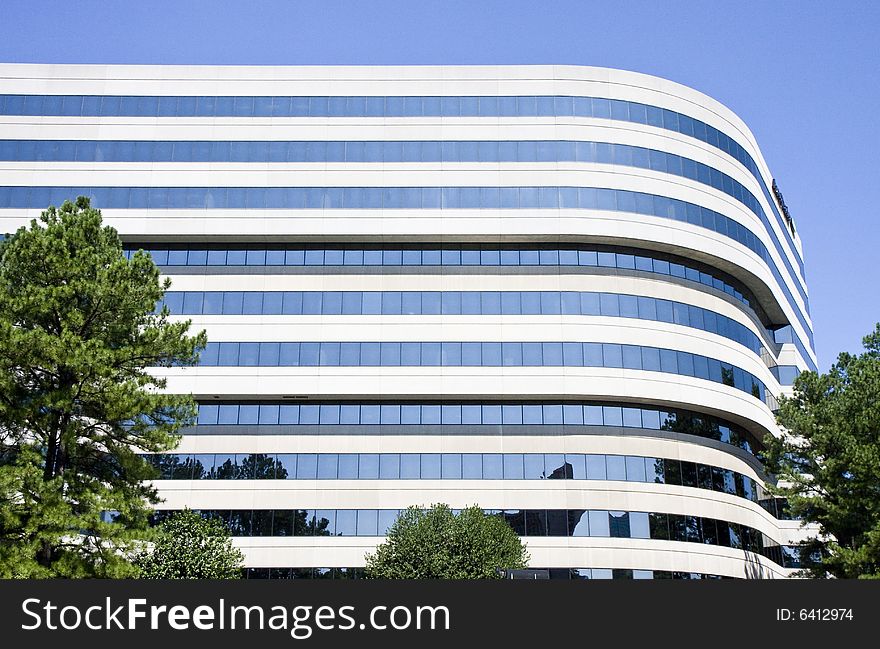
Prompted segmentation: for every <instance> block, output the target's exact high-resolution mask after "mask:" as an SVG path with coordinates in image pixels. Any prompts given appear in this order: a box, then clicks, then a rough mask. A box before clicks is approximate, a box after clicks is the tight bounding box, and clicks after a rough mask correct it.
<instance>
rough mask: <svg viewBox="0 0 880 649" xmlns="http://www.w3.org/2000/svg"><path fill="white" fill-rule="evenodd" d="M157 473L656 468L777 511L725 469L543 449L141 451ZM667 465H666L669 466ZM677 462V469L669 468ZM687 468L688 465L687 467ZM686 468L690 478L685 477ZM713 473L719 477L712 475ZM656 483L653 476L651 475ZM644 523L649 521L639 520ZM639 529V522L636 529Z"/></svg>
mask: <svg viewBox="0 0 880 649" xmlns="http://www.w3.org/2000/svg"><path fill="white" fill-rule="evenodd" d="M144 457H146V459H147V460H148V461H149V462H150V464H151V465H153V466H154V467H155V468H156V469H157V470H158V471H159V479H162V480H206V479H214V480H223V479H227V480H228V479H250V480H254V479H256V480H261V479H262V480H297V479H298V480H313V479H317V480H337V479H338V480H358V479H361V480H375V479H379V480H409V479H426V480H430V479H433V480H437V479H442V480H462V479H463V480H483V479H486V480H493V479H507V480H523V479H524V480H623V481H628V482H645V471H646V467H648V468H649V469H650V470H654V471H656V470H657V469H658V467H662V472H661V480H659V482H661V483H663V482H664V481H665V480H666V474H667V472H668V473H669V479H670V484H681V485H682V486H687V487H694V488H700V489H709V490H714V491H720V492H723V493H728V494H731V495H736V496H739V497H742V498H747V499H749V500H752V501H753V502H757V503H759V504H760V505H761V506H762V507H764V508H765V509H767V510H768V511H770V512H771V513H773V514H774V515H776V514H777V509H782V507H779V506H777V504H776V500H778V499H773V497H772V496H771V495H770V494H769V493H768V492H766V491H765V490H764V488H763V487H762V486H761V485H760V484H759V483H757V482H756V481H755V480H753V479H752V478H750V477H748V476H744V475H742V474H740V473H735V472H733V471H730V470H728V469H719V468H718V467H712V466H708V465H704V464H695V463H690V462H680V461H678V460H668V459H663V458H653V457H641V456H632V455H628V456H623V455H597V454H590V455H583V454H574V453H569V454H566V455H562V454H555V453H548V454H538V453H527V454H480V453H442V454H436V453H428V454H422V453H381V454H354V453H340V454H336V453H318V454H314V453H300V454H297V453H281V454H277V455H275V454H266V453H258V454H235V455H231V454H229V455H224V454H195V455H190V454H172V453H168V454H157V455H147V456H144ZM667 465H668V466H667ZM673 466H675V467H678V470H679V473H678V474H676V473H675V469H672V468H671V467H673ZM686 467H687V470H685V468H686ZM688 475H690V476H691V477H690V478H688V477H686V476H688ZM698 475H701V476H706V479H705V480H695V477H696V476H698ZM712 476H716V477H717V479H715V480H713V479H712ZM651 481H652V482H657V481H658V480H657V479H656V478H654V479H652V480H651ZM644 524H645V525H647V522H645V523H644ZM640 529H641V528H640Z"/></svg>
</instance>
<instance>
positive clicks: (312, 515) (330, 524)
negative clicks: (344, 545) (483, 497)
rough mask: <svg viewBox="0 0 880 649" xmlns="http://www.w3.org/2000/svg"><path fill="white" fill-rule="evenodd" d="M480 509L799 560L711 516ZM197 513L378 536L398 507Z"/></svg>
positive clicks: (581, 529) (287, 531)
mask: <svg viewBox="0 0 880 649" xmlns="http://www.w3.org/2000/svg"><path fill="white" fill-rule="evenodd" d="M484 511H485V512H486V513H487V514H489V515H493V516H499V517H501V518H503V519H504V520H505V521H506V522H507V523H508V524H509V525H510V526H511V528H512V529H513V530H514V531H515V532H516V533H517V534H518V535H520V536H595V537H611V538H619V539H625V538H650V539H659V540H669V541H678V542H685V543H702V544H706V545H723V546H725V547H732V548H737V549H739V548H742V549H745V550H748V551H750V552H755V553H758V554H763V555H764V556H765V557H767V558H768V559H770V560H771V561H775V562H777V563H779V564H780V565H783V564H789V565H790V564H792V563H793V562H795V561H800V557H799V555H798V554H797V552H795V551H792V549H791V548H788V547H786V546H780V545H779V544H778V543H776V542H775V541H773V540H772V539H770V538H769V537H767V536H766V535H764V534H762V533H761V532H759V531H757V530H755V529H753V528H751V527H747V526H744V525H741V524H738V523H728V522H726V521H721V520H715V519H711V518H700V517H697V516H687V515H680V514H663V513H653V512H626V511H602V510H588V511H582V510H542V509H537V510H535V509H525V510H523V509H507V510H503V511H500V510H484ZM169 513H170V512H169V511H164V510H162V511H157V512H155V513H154V515H153V516H152V519H151V520H152V522H153V523H154V524H155V523H158V522H161V521H162V520H163V519H164V518H165V517H166V516H167V515H168V514H169ZM199 513H200V514H201V515H202V516H205V517H208V518H217V519H220V520H222V521H224V522H225V523H226V524H227V526H228V528H229V531H230V534H231V535H232V536H269V535H272V536H331V535H333V536H381V535H383V534H385V533H386V532H387V530H388V529H389V528H390V526H391V525H393V524H394V521H395V520H396V518H397V517H398V516H399V513H400V512H399V510H396V509H382V510H376V509H359V510H322V509H295V510H274V511H269V510H200V511H199ZM453 513H455V510H453ZM661 522H662V523H663V524H660V523H661ZM634 577H635V575H632V576H630V577H627V578H634Z"/></svg>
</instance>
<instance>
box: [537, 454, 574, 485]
mask: <svg viewBox="0 0 880 649" xmlns="http://www.w3.org/2000/svg"><path fill="white" fill-rule="evenodd" d="M572 473H573V470H572V466H571V464H569V463H568V462H566V460H565V456H564V455H562V454H561V453H548V454H546V455H544V476H543V477H546V478H547V479H548V480H571V479H572V478H573V477H574V476H573V475H572Z"/></svg>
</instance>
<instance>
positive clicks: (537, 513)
mask: <svg viewBox="0 0 880 649" xmlns="http://www.w3.org/2000/svg"><path fill="white" fill-rule="evenodd" d="M525 519H526V536H547V512H546V510H543V509H527V510H526V511H525Z"/></svg>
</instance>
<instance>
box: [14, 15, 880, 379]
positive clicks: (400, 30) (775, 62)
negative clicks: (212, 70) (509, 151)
mask: <svg viewBox="0 0 880 649" xmlns="http://www.w3.org/2000/svg"><path fill="white" fill-rule="evenodd" d="M0 24H2V25H3V38H2V39H0V61H3V62H34V63H153V64H158V63H190V64H197V63H202V64H279V65H280V64H290V65H296V64H314V65H318V64H348V65H351V64H505V63H508V64H528V63H539V64H553V63H556V64H577V65H598V66H608V67H614V68H623V69H627V70H635V71H638V72H645V73H648V74H654V75H657V76H661V77H666V78H668V79H672V80H674V81H677V82H679V83H683V84H685V85H688V86H691V87H693V88H696V89H698V90H700V91H702V92H704V93H706V94H708V95H711V96H712V97H714V98H716V99H718V100H719V101H721V102H722V103H724V104H726V105H727V106H729V107H730V108H731V109H732V110H734V111H735V112H736V113H738V114H739V115H740V116H741V117H742V118H743V119H744V120H745V121H746V123H747V124H748V125H749V126H750V127H751V129H752V131H753V132H754V133H755V135H756V137H757V139H758V142H759V144H760V145H761V149H762V151H763V153H764V156H765V158H766V159H767V162H768V164H769V165H770V168H771V170H772V172H773V174H774V175H775V176H776V178H777V180H778V182H779V185H780V188H781V189H782V191H783V192H784V194H785V200H786V203H787V204H788V206H789V208H790V210H791V212H792V214H793V216H794V218H795V222H796V225H797V227H798V228H799V231H800V233H801V237H802V238H803V240H804V247H805V255H806V264H807V280H808V282H809V289H810V295H811V305H812V315H813V322H814V329H815V337H816V346H817V351H818V354H819V365H820V368H821V369H823V370H824V369H825V368H827V367H828V366H829V365H830V363H831V362H832V361H833V360H834V358H835V356H836V354H837V352H838V351H841V350H849V351H857V350H859V349H860V343H861V337H862V336H863V335H865V334H866V333H868V332H869V331H870V330H871V329H872V328H873V326H874V323H875V322H877V321H878V320H880V290H878V286H877V283H878V279H880V271H878V257H880V224H878V221H880V118H878V115H880V55H878V51H880V50H878V46H877V42H878V41H877V34H878V32H880V3H878V2H869V1H862V2H846V1H843V0H835V1H834V2H827V1H825V2H814V1H810V0H799V1H782V0H780V1H776V2H749V1H745V0H737V1H735V2H722V1H718V0H716V1H714V2H705V1H703V2H699V1H693V2H685V1H679V0H665V1H662V2H637V1H630V2H626V1H622V0H609V1H606V2H598V1H589V0H572V1H561V0H560V1H553V0H540V1H538V0H529V1H522V0H503V1H495V0H491V1H478V0H464V1H459V0H445V1H443V2H440V1H439V0H430V1H421V2H420V1H416V0H409V1H399V2H392V1H378V0H373V1H369V2H368V1H361V2H356V1H355V0H349V1H347V2H346V1H339V0H323V1H318V2H300V1H295V0H261V1H254V0H250V1H232V0H226V1H219V0H218V1H214V2H209V1H206V0H173V1H168V0H150V1H149V2H108V1H96V0H77V1H76V2H71V1H70V0H62V1H56V0H2V2H0Z"/></svg>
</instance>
